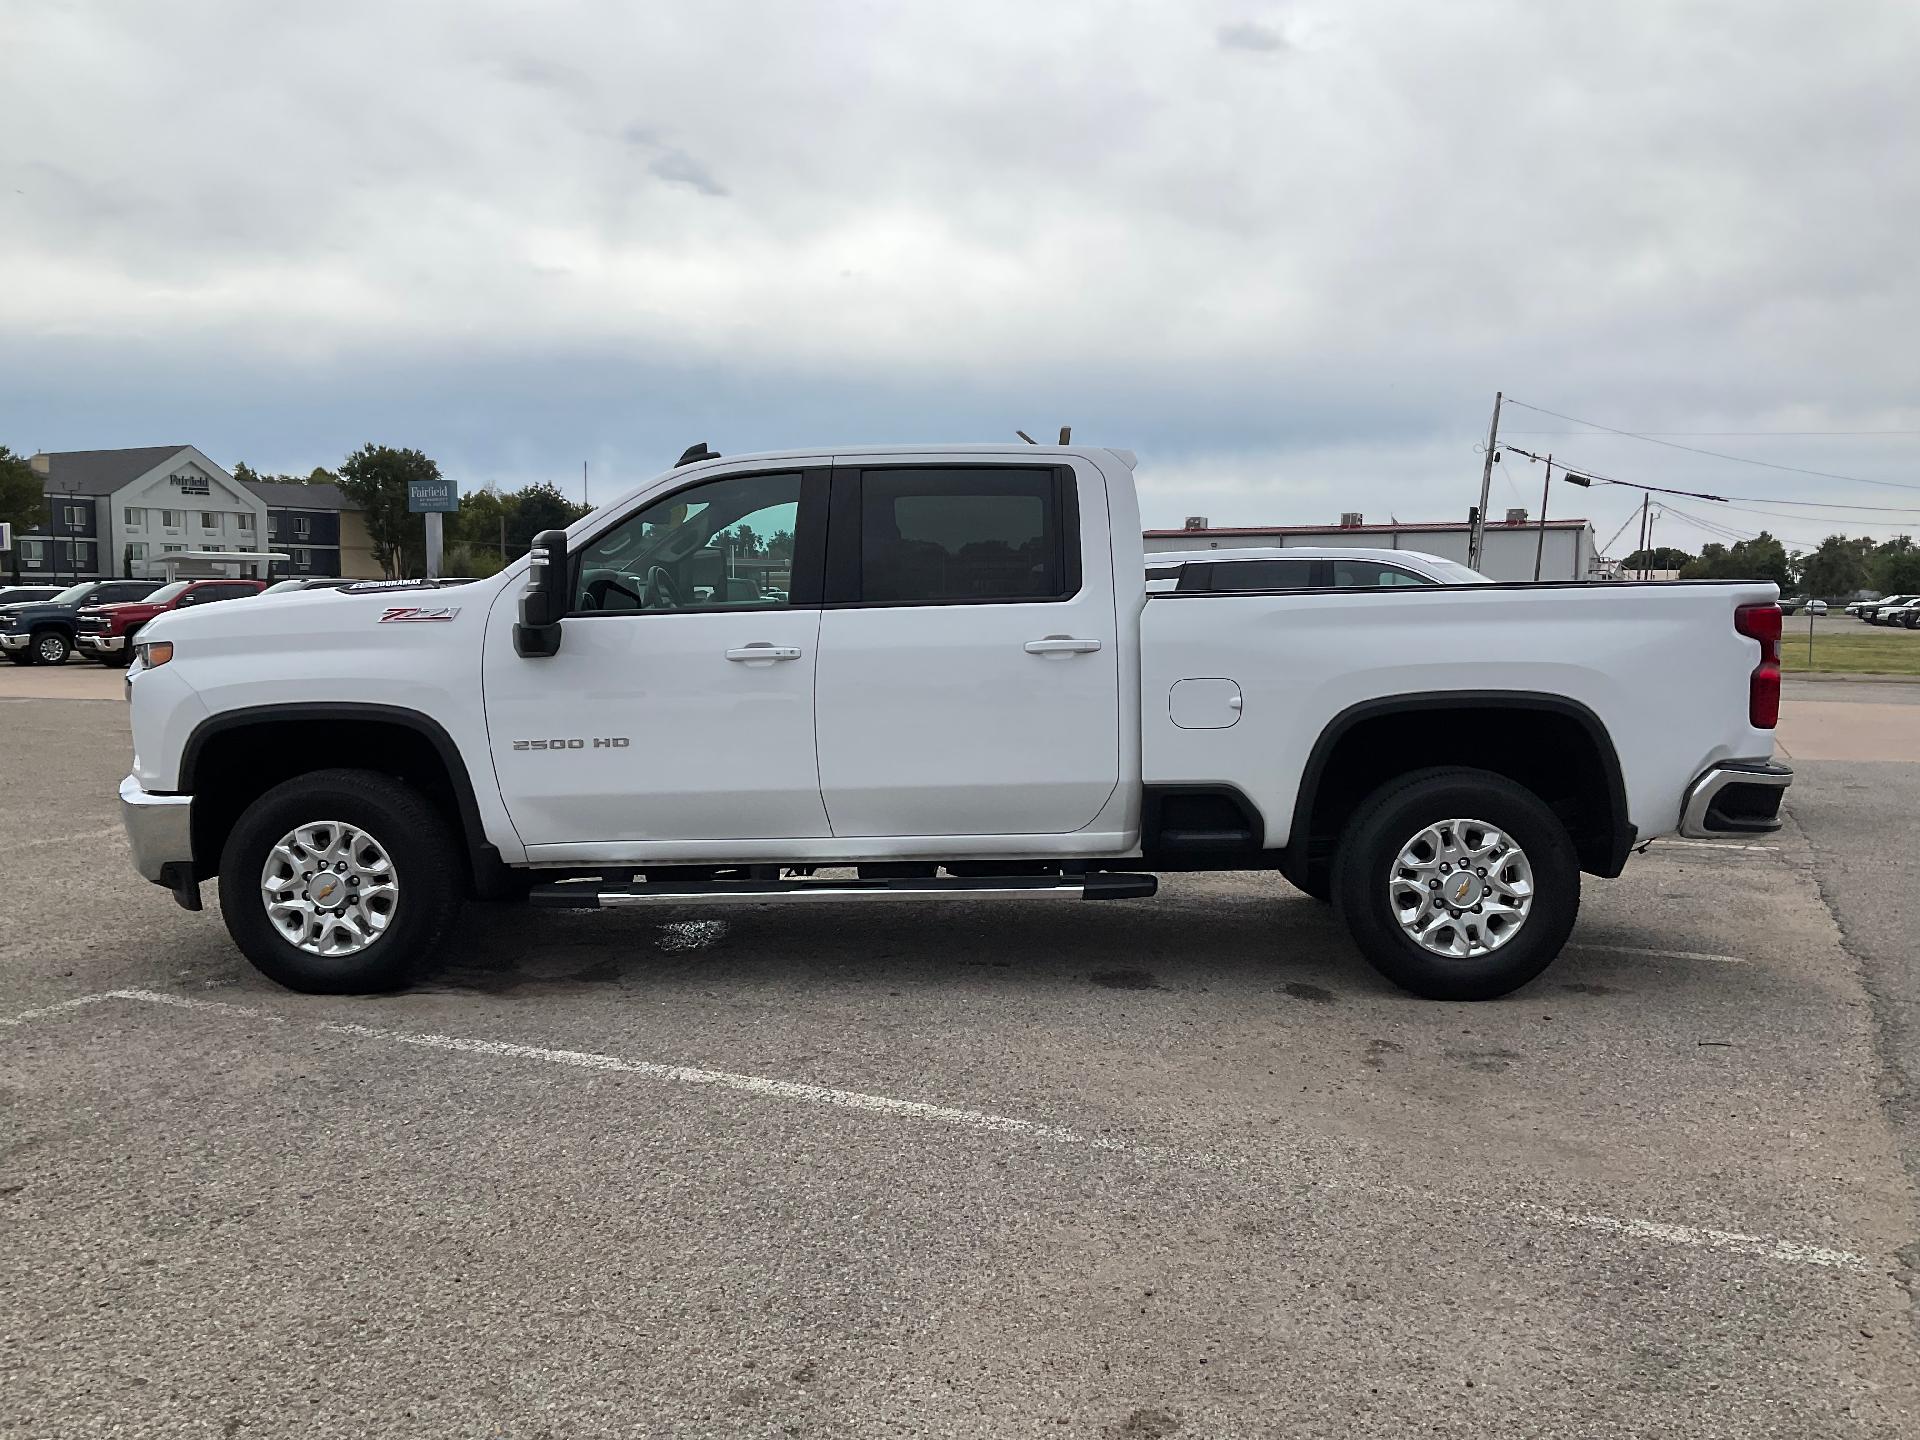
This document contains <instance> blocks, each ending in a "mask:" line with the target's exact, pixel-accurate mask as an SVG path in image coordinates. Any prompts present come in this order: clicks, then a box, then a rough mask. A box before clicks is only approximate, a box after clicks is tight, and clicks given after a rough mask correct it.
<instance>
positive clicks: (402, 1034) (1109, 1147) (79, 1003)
mask: <svg viewBox="0 0 1920 1440" xmlns="http://www.w3.org/2000/svg"><path fill="white" fill-rule="evenodd" d="M103 1000H134V1001H139V1002H141V1003H143V1004H151V1005H164V1006H167V1007H169V1008H172V1009H180V1010H201V1011H208V1012H211V1013H215V1014H224V1015H234V1016H239V1017H243V1018H245V1019H249V1020H265V1021H267V1022H269V1023H271V1024H276V1025H278V1024H286V1023H288V1018H287V1017H286V1016H283V1015H275V1014H272V1013H270V1012H268V1011H265V1010H260V1009H256V1008H255V1007H253V1006H250V1005H234V1004H230V1003H228V1002H226V1001H222V1000H197V999H193V998H191V997H189V996H185V995H169V994H166V993H164V992H162V991H158V990H107V991H102V992H100V993H99V994H95V995H81V996H77V997H75V998H74V999H72V1000H64V1001H61V1002H60V1003H59V1004H57V1005H47V1006H43V1007H41V1008H40V1009H37V1010H28V1011H24V1012H22V1013H21V1014H18V1015H15V1016H13V1017H11V1018H10V1019H7V1020H5V1021H0V1024H8V1025H21V1024H25V1023H26V1022H28V1021H31V1020H40V1019H45V1018H47V1017H50V1016H53V1015H57V1014H60V1013H62V1012H64V1011H69V1010H77V1009H80V1008H82V1007H84V1006H89V1005H96V1004H98V1003H100V1002H101V1001H103ZM315 1028H316V1029H319V1030H323V1031H326V1032H328V1033H329V1034H334V1035H346V1036H351V1037H353V1038H355V1039H360V1040H378V1041H388V1042H391V1043H394V1044H400V1045H413V1046H419V1047H421V1048H423V1049H428V1050H443V1051H451V1052H454V1053H456V1054H464V1055H483V1056H489V1057H492V1058H495V1059H503V1060H531V1061H535V1062H539V1063H543V1064H548V1065H565V1066H568V1067H571V1068H573V1069H577V1070H588V1071H596V1072H599V1073H602V1074H617V1075H639V1076H643V1077H645V1078H647V1079H652V1080H661V1081H666V1082H668V1083H671V1084H678V1085H704V1086H716V1087H719V1088H722V1089H727V1090H736V1091H741V1092H743V1093H746V1094H749V1095H758V1096H762V1097H765V1098H767V1099H774V1100H790V1101H799V1102H801V1103H803V1104H809V1105H830V1106H834V1107H836V1108H838V1109H843V1110H858V1111H865V1112H868V1113H870V1114H877V1115H885V1116H887V1117H889V1118H892V1119H900V1120H924V1121H931V1122H933V1123H936V1124H942V1125H954V1126H959V1127H961V1128H963V1129H967V1130H973V1131H979V1132H984V1133H991V1134H1004V1135H1020V1136H1025V1137H1028V1138H1030V1139H1034V1140H1042V1141H1046V1142H1049V1143H1052V1144H1057V1145H1074V1146H1084V1147H1086V1148H1088V1149H1092V1150H1104V1151H1112V1152H1117V1153H1120V1154H1124V1155H1128V1156H1132V1157H1135V1158H1139V1159H1145V1160H1151V1161H1158V1162H1161V1163H1172V1164H1176V1165H1181V1166H1184V1167H1187V1168H1207V1169H1215V1168H1219V1169H1238V1168H1243V1165H1244V1162H1238V1161H1234V1160H1223V1159H1222V1158H1220V1157H1218V1156H1214V1155H1208V1154H1204V1153H1199V1152H1193V1151H1179V1150H1173V1149H1165V1148H1161V1147H1158V1146H1151V1145H1135V1144H1131V1143H1129V1142H1127V1141H1122V1140H1108V1139H1105V1138H1102V1137H1100V1136H1096V1135H1084V1134H1081V1133H1080V1132H1079V1131H1077V1130H1070V1129H1067V1128H1066V1127H1064V1126H1060V1125H1046V1124H1042V1123H1040V1122H1038V1121H1034V1120H1021V1119H1017V1118H1015V1117H1014V1116H1011V1115H996V1114H993V1113H992V1112H990V1111H985V1110H966V1109H960V1108H957V1107H954V1106H950V1105H932V1104H928V1103H926V1102H924V1101H919V1100H899V1099H895V1098H893V1097H892V1096H887V1095H869V1094H865V1093H864V1092H862V1091H858V1090H837V1089H833V1088H831V1087H829V1086H825V1085H807V1084H802V1083H800V1082H797V1081H792V1080H772V1079H768V1078H766V1077H764V1076H759V1075H739V1074H734V1073H732V1072H730V1071H725V1070H705V1069H701V1068H699V1067H696V1066H691V1065H664V1064H661V1063H659V1062H657V1061H652V1060H627V1059H623V1058H621V1057H620V1056H617V1055H601V1054H597V1053H595V1052H593V1051H588V1050H555V1049H551V1048H548V1047H546V1046H542V1045H518V1044H513V1043H511V1042H508V1041H503V1040H472V1039H467V1038H464V1037H462V1036H457V1035H434V1034H427V1033H422V1032H419V1031H410V1030H382V1029H378V1028H376V1027H374V1026H371V1025H355V1024H348V1023H344V1022H341V1021H335V1020H322V1021H318V1022H316V1023H315ZM1320 1183H1322V1184H1324V1185H1328V1186H1331V1185H1332V1184H1334V1183H1336V1182H1331V1181H1327V1180H1324V1179H1323V1180H1321V1182H1320ZM1366 1188H1367V1190H1368V1193H1370V1194H1376V1195H1377V1194H1384V1193H1393V1194H1395V1195H1396V1196H1401V1197H1405V1198H1410V1199H1413V1200H1415V1201H1417V1202H1419V1203H1420V1204H1422V1205H1423V1206H1426V1207H1429V1208H1430V1207H1431V1206H1432V1205H1433V1204H1435V1203H1440V1204H1457V1205H1463V1206H1473V1207H1478V1208H1484V1206H1485V1201H1484V1199H1483V1198H1472V1199H1469V1198H1468V1197H1464V1196H1455V1197H1448V1196H1444V1195H1440V1194H1436V1193H1432V1192H1422V1191H1417V1190H1414V1189H1412V1188H1410V1187H1404V1186H1398V1185H1390V1186H1381V1185H1376V1184H1371V1183H1369V1184H1368V1185H1367V1187H1366ZM1501 1208H1503V1209H1506V1210H1507V1211H1509V1212H1510V1213H1513V1214H1517V1215H1522V1216H1528V1217H1531V1218H1533V1219H1535V1220H1539V1221H1543V1222H1545V1223H1548V1224H1553V1225H1557V1226H1561V1227H1563V1228H1566V1229H1573V1230H1584V1231H1590V1232H1593V1233H1596V1234H1605V1235H1617V1236H1625V1237H1627V1238H1629V1239H1635V1240H1650V1241H1658V1242H1660V1243H1662V1244H1667V1245H1678V1246H1685V1247H1689V1248H1694V1249H1705V1250H1721V1251H1731V1252H1734V1253H1738V1254H1745V1255H1752V1256H1755V1257H1758V1258H1761V1259H1767V1260H1778V1261H1783V1262H1786V1263H1790V1264H1797V1265H1811V1266H1815V1267H1818V1268H1821V1269H1829V1270H1848V1271H1854V1272H1856V1273H1870V1272H1872V1271H1873V1270H1874V1269H1875V1268H1877V1267H1876V1266H1875V1264H1874V1262H1873V1261H1872V1260H1871V1259H1869V1258H1868V1257H1867V1256H1865V1255H1861V1254H1858V1253H1856V1252H1854V1251H1851V1250H1842V1249H1838V1248H1834V1247H1830V1246H1824V1245H1808V1244H1803V1243H1801V1242H1798V1241H1792V1240H1776V1239H1773V1238H1772V1237H1770V1236H1766V1235H1749V1234H1744V1233H1742V1232H1740V1231H1734V1230H1716V1229H1710V1228H1707V1227H1704V1226H1697V1225H1674V1224H1669V1223H1666V1222H1663V1221H1658V1220H1637V1219H1631V1218H1621V1217H1619V1216H1614V1215H1602V1214H1596V1213H1591V1212H1585V1211H1573V1210H1563V1209H1559V1208H1556V1207H1554V1206H1548V1205H1539V1204H1535V1203H1532V1202H1528V1201H1520V1202H1515V1203H1508V1204H1505V1205H1503V1206H1502V1207H1501Z"/></svg>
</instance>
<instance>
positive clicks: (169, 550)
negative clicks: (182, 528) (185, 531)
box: [160, 545, 187, 555]
mask: <svg viewBox="0 0 1920 1440" xmlns="http://www.w3.org/2000/svg"><path fill="white" fill-rule="evenodd" d="M186 548H187V547H186V546H184V545H162V546H161V547H160V553H161V554H162V555H178V554H179V553H180V552H181V551H183V550H185V549H186Z"/></svg>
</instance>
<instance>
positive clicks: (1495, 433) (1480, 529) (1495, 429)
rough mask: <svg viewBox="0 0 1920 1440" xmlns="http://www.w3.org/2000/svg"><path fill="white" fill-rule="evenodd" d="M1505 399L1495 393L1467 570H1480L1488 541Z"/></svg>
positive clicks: (1468, 551) (1470, 536)
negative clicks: (1489, 505) (1495, 457)
mask: <svg viewBox="0 0 1920 1440" xmlns="http://www.w3.org/2000/svg"><path fill="white" fill-rule="evenodd" d="M1504 398H1505V397H1504V396H1503V395H1502V394H1501V392H1500V391H1498V390H1496V391H1494V392H1493V423H1492V424H1491V425H1489V426H1488V427H1487V460H1486V463H1485V464H1484V465H1482V466H1481V467H1480V509H1479V510H1478V511H1477V512H1475V514H1474V517H1473V533H1472V534H1471V535H1469V536H1468V537H1467V568H1468V569H1469V570H1478V569H1479V568H1480V551H1481V550H1482V549H1483V548H1484V547H1485V545H1486V540H1487V494H1488V492H1489V491H1490V490H1492V488H1493V452H1494V450H1495V449H1496V448H1497V447H1498V446H1499V444H1500V402H1501V400H1502V399H1504Z"/></svg>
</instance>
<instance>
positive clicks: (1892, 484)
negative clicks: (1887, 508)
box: [1506, 395, 1920, 498]
mask: <svg viewBox="0 0 1920 1440" xmlns="http://www.w3.org/2000/svg"><path fill="white" fill-rule="evenodd" d="M1506 403H1507V404H1509V405H1518V406H1519V407H1520V408H1521V409H1522V410H1531V411H1533V412H1534V413H1535V414H1537V415H1551V416H1553V418H1554V419H1556V420H1566V421H1570V422H1571V423H1573V424H1575V425H1587V426H1591V427H1592V428H1593V429H1595V430H1604V431H1606V432H1607V433H1608V434H1609V435H1625V436H1627V437H1628V438H1629V439H1632V440H1644V441H1646V442H1647V443H1648V444H1649V445H1664V446H1666V447H1667V448H1668V449H1669V450H1685V451H1686V452H1687V453H1688V454H1690V455H1707V456H1711V457H1712V458H1713V459H1715V460H1731V461H1733V462H1734V463H1735V464H1739V465H1758V466H1759V467H1760V468H1761V469H1763V470H1781V471H1785V472H1786V473H1787V474H1790V475H1812V476H1815V477H1816V478H1818V479H1821V480H1845V481H1847V482H1849V483H1850V484H1855V485H1883V486H1885V487H1887V488H1888V489H1890V490H1920V485H1905V484H1902V483H1901V482H1899V481H1897V480H1869V479H1868V478H1867V477H1866V476H1864V475H1840V474H1836V473H1835V472H1834V471H1832V470H1809V469H1807V468H1805V467H1804V466H1801V465H1779V464H1776V463H1774V462H1773V461H1771V460H1756V459H1754V458H1753V457H1752V456H1751V455H1728V454H1726V453H1725V452H1724V451H1720V450H1705V449H1702V448H1701V447H1700V446H1698V445H1682V444H1680V443H1679V442H1678V441H1674V440H1662V439H1660V438H1659V437H1658V436H1655V435H1650V434H1647V433H1646V432H1644V431H1640V430H1622V429H1620V428H1619V427H1618V426H1615V425H1602V424H1601V423H1600V422H1599V421H1598V420H1583V419H1581V418H1580V417H1579V416H1578V415H1563V414H1561V413H1560V412H1559V411H1558V410H1549V409H1547V408H1546V406H1544V405H1529V404H1528V403H1527V402H1526V401H1524V400H1515V399H1514V398H1513V397H1512V396H1511V395H1509V396H1507V397H1506ZM1702 498H1705V497H1702Z"/></svg>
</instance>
